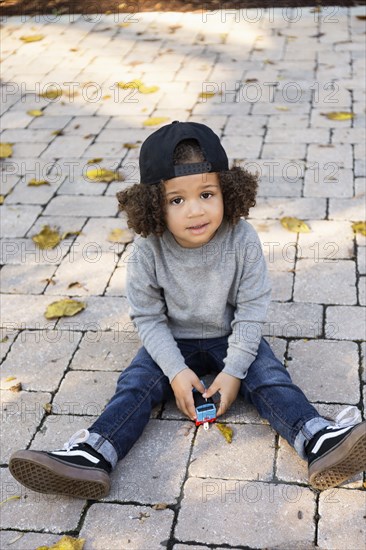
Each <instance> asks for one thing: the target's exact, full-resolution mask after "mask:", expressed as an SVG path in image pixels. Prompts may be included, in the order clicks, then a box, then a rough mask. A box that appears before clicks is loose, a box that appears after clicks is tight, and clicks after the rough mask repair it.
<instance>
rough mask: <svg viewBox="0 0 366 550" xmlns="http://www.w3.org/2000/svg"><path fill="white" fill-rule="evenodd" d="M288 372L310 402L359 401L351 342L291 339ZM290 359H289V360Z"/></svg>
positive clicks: (356, 367) (356, 361)
mask: <svg viewBox="0 0 366 550" xmlns="http://www.w3.org/2000/svg"><path fill="white" fill-rule="evenodd" d="M288 356H289V359H288V371H289V373H290V375H291V378H292V380H293V382H294V383H295V384H297V385H298V386H300V387H301V389H302V390H303V391H304V393H305V395H306V396H307V398H308V399H310V401H322V402H333V403H353V404H356V403H358V401H359V399H360V392H359V386H358V350H357V345H356V344H355V343H353V342H332V341H327V340H322V341H319V340H309V341H306V340H305V341H303V340H298V341H293V342H290V345H289V351H288ZM290 358H291V360H290Z"/></svg>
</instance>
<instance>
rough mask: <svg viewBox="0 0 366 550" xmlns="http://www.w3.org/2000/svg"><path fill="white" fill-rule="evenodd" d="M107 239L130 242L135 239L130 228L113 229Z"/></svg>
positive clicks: (112, 241) (124, 242) (114, 241)
mask: <svg viewBox="0 0 366 550" xmlns="http://www.w3.org/2000/svg"><path fill="white" fill-rule="evenodd" d="M107 240H108V241H109V242H111V243H123V244H126V243H130V242H131V241H133V234H132V233H131V231H129V230H128V229H119V228H117V229H112V231H111V232H110V233H109V235H108V237H107Z"/></svg>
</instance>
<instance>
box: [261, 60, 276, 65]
mask: <svg viewBox="0 0 366 550" xmlns="http://www.w3.org/2000/svg"><path fill="white" fill-rule="evenodd" d="M263 63H265V64H266V65H276V63H275V62H274V61H272V59H265V60H264V61H263Z"/></svg>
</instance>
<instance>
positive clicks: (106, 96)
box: [102, 94, 112, 99]
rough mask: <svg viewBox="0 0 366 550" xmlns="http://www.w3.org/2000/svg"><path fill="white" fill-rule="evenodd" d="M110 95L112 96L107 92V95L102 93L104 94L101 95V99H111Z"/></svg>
mask: <svg viewBox="0 0 366 550" xmlns="http://www.w3.org/2000/svg"><path fill="white" fill-rule="evenodd" d="M111 97H112V96H111V95H108V94H107V95H104V96H103V97H102V99H111Z"/></svg>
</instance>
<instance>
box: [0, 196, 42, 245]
mask: <svg viewBox="0 0 366 550" xmlns="http://www.w3.org/2000/svg"><path fill="white" fill-rule="evenodd" d="M41 212H42V207H41V206H36V205H24V204H14V205H11V204H9V205H7V204H4V205H3V206H2V207H1V235H2V237H11V238H14V237H24V236H25V235H26V233H27V231H28V230H29V229H30V227H32V225H33V223H34V221H35V220H36V218H37V217H38V216H39V214H40V213H41Z"/></svg>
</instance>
